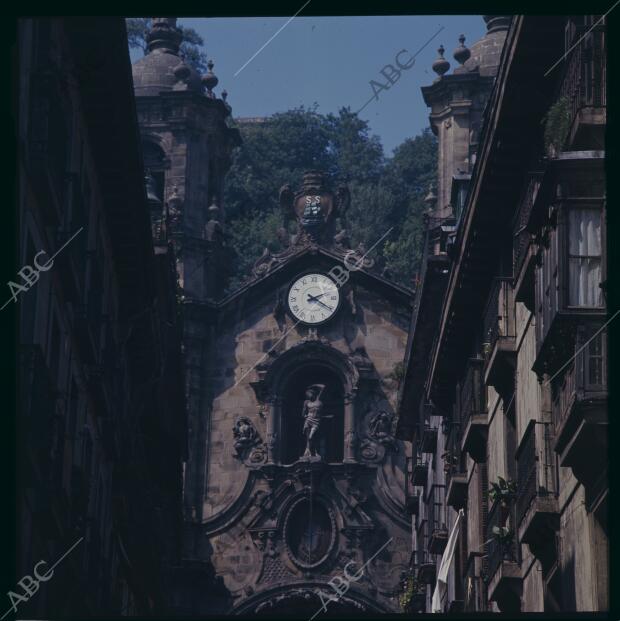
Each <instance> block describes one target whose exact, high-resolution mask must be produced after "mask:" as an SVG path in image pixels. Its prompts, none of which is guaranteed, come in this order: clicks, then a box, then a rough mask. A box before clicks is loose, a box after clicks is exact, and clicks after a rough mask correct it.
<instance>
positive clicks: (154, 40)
mask: <svg viewBox="0 0 620 621" xmlns="http://www.w3.org/2000/svg"><path fill="white" fill-rule="evenodd" d="M182 39H183V36H182V34H181V30H180V29H179V28H177V18H176V17H151V29H150V30H149V32H148V33H147V35H146V44H147V50H148V52H152V51H153V50H163V51H165V52H171V53H173V54H177V53H178V52H179V46H180V45H181V40H182Z"/></svg>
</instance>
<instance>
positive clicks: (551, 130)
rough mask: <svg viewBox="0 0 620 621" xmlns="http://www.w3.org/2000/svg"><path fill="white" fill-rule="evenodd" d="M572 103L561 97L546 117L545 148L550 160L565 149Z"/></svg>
mask: <svg viewBox="0 0 620 621" xmlns="http://www.w3.org/2000/svg"><path fill="white" fill-rule="evenodd" d="M570 121H571V119H570V101H569V99H568V97H566V96H565V95H564V96H562V97H560V98H559V99H558V100H557V101H556V102H555V103H554V104H553V105H552V106H551V107H550V108H549V110H548V112H547V114H546V115H545V118H544V122H545V148H546V150H547V154H548V155H549V157H550V158H556V157H557V156H558V153H559V152H560V151H561V150H562V149H563V148H564V145H565V144H566V139H567V138H568V133H569V131H570Z"/></svg>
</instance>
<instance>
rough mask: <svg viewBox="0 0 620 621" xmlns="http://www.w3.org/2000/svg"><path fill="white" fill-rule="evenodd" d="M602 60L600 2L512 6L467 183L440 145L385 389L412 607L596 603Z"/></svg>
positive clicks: (601, 528) (601, 405)
mask: <svg viewBox="0 0 620 621" xmlns="http://www.w3.org/2000/svg"><path fill="white" fill-rule="evenodd" d="M485 19H487V23H488V24H489V25H490V24H492V23H493V22H494V21H495V23H496V24H497V23H498V22H502V21H503V19H502V18H497V17H496V16H491V17H487V18H485ZM457 51H458V50H457ZM461 53H462V51H461ZM605 54H606V48H605V22H604V20H599V19H598V16H581V17H571V18H566V17H545V18H543V17H522V16H518V17H514V18H513V19H512V22H511V25H510V29H509V30H508V32H507V34H505V43H504V51H503V55H502V56H501V62H498V63H497V67H496V78H495V86H494V88H493V90H492V91H490V95H486V96H487V97H489V98H488V103H487V105H486V109H485V112H484V114H483V117H482V124H481V129H480V131H481V133H480V134H479V136H478V138H477V142H478V144H477V146H476V156H475V158H474V161H472V159H470V162H469V164H470V170H469V174H470V175H471V176H470V178H469V179H466V180H465V182H466V185H465V191H464V192H460V191H459V190H460V184H461V183H462V181H461V179H460V178H459V177H460V176H461V172H460V171H459V172H458V174H456V175H454V174H453V176H452V179H451V180H450V179H448V177H447V173H446V174H444V175H443V176H442V170H443V171H451V170H454V169H455V168H456V169H458V163H457V162H458V160H459V159H461V158H462V155H457V152H456V150H452V151H450V148H451V147H449V146H444V147H443V150H442V149H440V158H439V162H438V170H439V176H438V177H439V189H438V192H437V201H442V202H437V204H436V205H433V203H434V202H435V200H436V198H435V196H434V194H433V193H431V195H430V197H429V203H431V206H434V209H433V211H432V212H431V213H430V214H429V220H428V222H429V227H428V229H429V230H428V239H429V240H431V241H429V242H428V243H427V248H426V256H425V262H424V270H423V282H422V284H421V287H420V288H419V290H418V295H417V299H416V303H415V311H414V316H413V322H412V332H411V336H410V341H409V344H408V350H407V357H406V372H405V381H404V383H403V385H402V387H401V393H400V396H399V397H400V400H399V422H398V434H399V436H400V437H403V438H405V437H406V438H410V439H412V441H413V445H414V450H413V457H412V460H411V466H410V468H409V476H408V479H407V482H408V489H407V497H408V499H407V504H408V507H409V510H410V512H411V514H412V516H413V517H412V521H413V524H414V529H415V535H416V537H417V541H416V547H415V551H414V554H413V555H412V560H411V567H410V570H411V573H410V585H411V588H410V592H411V599H410V602H411V604H410V609H411V610H419V611H424V610H426V611H429V612H430V611H431V610H434V611H451V610H464V611H468V612H474V611H510V612H516V611H521V612H540V611H553V612H559V611H562V612H566V611H599V610H606V609H607V608H608V578H607V575H608V541H607V497H608V483H607V445H606V435H607V431H606V429H607V355H606V354H607V339H606V331H605V320H606V316H607V312H606V287H605V281H606V264H605V240H606V228H605V175H604V165H603V164H604V154H605V150H604V130H605V118H606V116H605V103H606V100H605V74H606V56H605ZM455 55H456V53H455ZM556 61H558V62H556ZM442 68H443V67H442ZM445 73H446V72H445V71H443V73H442V75H441V77H440V78H439V80H438V81H436V83H435V84H433V86H432V87H428V88H426V89H423V92H424V96H425V98H426V101H427V103H429V102H430V103H431V104H433V103H434V102H433V101H431V98H430V97H429V94H430V93H432V92H435V91H440V90H443V91H447V90H448V89H449V84H451V83H450V82H448V84H447V85H446V86H445V87H441V82H443V81H446V80H450V78H452V76H450V75H444V74H445ZM455 74H456V71H455V72H454V74H453V75H454V76H455V77H454V78H453V80H455V79H456V75H455ZM432 110H433V113H432V114H431V121H432V122H433V121H434V117H435V116H436V113H435V108H434V107H433V108H432ZM444 128H445V123H444ZM439 135H440V141H444V142H446V141H447V140H448V138H446V137H445V136H442V135H441V133H440V134H439ZM463 152H464V151H463V150H461V153H463ZM446 157H448V158H450V157H451V158H456V161H453V162H446V161H444V160H445V158H446ZM472 165H473V166H472ZM464 172H467V171H464ZM446 183H451V184H452V189H451V190H448V189H447V188H446ZM442 184H443V187H442ZM442 197H443V198H442ZM447 197H450V201H449V203H448V204H446V202H445V201H446V200H447ZM446 219H447V220H446ZM438 224H439V227H438ZM446 224H447V226H446ZM434 227H435V230H434ZM437 228H439V231H437V230H436V229H437ZM433 239H435V240H438V241H437V242H436V243H432V240H433ZM429 330H430V331H432V333H433V335H434V340H431V339H429V338H428V337H427V336H425V335H426V334H427V333H428V331H429ZM421 356H428V358H427V364H426V368H425V369H424V371H423V373H422V375H423V377H419V373H420V371H421V370H422V358H421ZM428 360H430V363H429V362H428ZM438 516H439V517H438ZM457 516H459V517H458V519H457ZM452 536H454V537H456V543H455V546H454V549H453V550H451V549H450V546H448V545H447V544H448V540H449V539H451V538H452ZM446 549H447V550H448V552H447V553H446V554H444V552H445V551H446ZM442 555H443V556H442ZM444 557H445V558H444ZM442 559H443V561H444V564H448V567H449V571H448V572H447V573H444V572H442V571H441V561H442ZM435 591H437V595H436V599H435V601H433V600H432V594H433V593H435Z"/></svg>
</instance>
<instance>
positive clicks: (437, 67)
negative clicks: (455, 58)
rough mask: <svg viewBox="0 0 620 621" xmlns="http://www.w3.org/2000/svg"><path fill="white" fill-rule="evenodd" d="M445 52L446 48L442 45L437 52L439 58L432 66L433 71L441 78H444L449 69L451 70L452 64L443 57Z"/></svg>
mask: <svg viewBox="0 0 620 621" xmlns="http://www.w3.org/2000/svg"><path fill="white" fill-rule="evenodd" d="M445 51H446V49H445V48H444V46H443V45H440V46H439V49H438V50H437V52H438V53H439V57H438V58H437V60H436V61H435V62H434V63H433V64H432V69H433V71H434V72H435V73H436V74H437V75H438V76H439V77H440V78H441V77H442V76H443V74H444V73H446V72H447V71H448V69H450V63H449V62H448V61H447V60H446V59H445V58H444V57H443V55H444V52H445Z"/></svg>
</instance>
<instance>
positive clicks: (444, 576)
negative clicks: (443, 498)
mask: <svg viewBox="0 0 620 621" xmlns="http://www.w3.org/2000/svg"><path fill="white" fill-rule="evenodd" d="M463 515H465V514H464V513H463V509H459V512H458V515H457V516H456V520H455V521H454V526H452V530H451V531H450V536H449V537H448V543H447V545H446V549H445V550H444V551H443V556H442V557H441V563H440V565H439V571H438V572H437V582H436V584H435V591H434V592H433V602H432V606H431V612H442V606H443V599H444V597H445V596H446V593H447V592H448V572H449V571H450V565H451V564H452V558H453V557H454V548H455V547H456V540H457V539H458V536H459V527H460V525H461V518H462V517H463Z"/></svg>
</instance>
